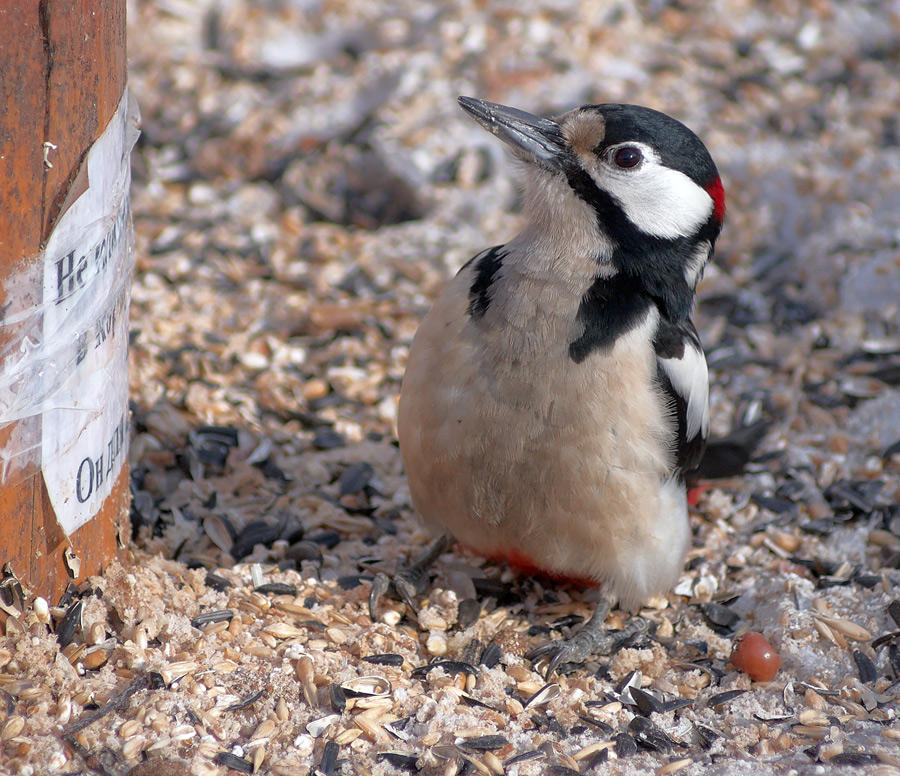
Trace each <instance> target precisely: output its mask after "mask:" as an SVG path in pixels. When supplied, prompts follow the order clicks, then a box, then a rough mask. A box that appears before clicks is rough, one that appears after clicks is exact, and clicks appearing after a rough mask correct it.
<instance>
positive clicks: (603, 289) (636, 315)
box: [569, 273, 653, 364]
mask: <svg viewBox="0 0 900 776" xmlns="http://www.w3.org/2000/svg"><path fill="white" fill-rule="evenodd" d="M652 304H653V300H652V299H650V297H649V296H647V294H646V293H644V292H643V288H642V286H641V283H640V280H639V279H638V278H635V277H633V276H632V275H625V274H621V273H620V274H617V275H613V276H612V277H610V278H597V279H596V280H595V281H594V283H593V285H592V286H591V287H590V288H589V289H588V290H587V292H586V293H585V295H584V296H583V297H582V298H581V304H580V305H579V306H578V322H579V323H580V324H581V326H582V333H581V335H580V336H579V337H578V339H576V340H574V341H572V342H571V343H569V357H570V358H571V359H572V360H573V361H574V362H575V363H576V364H580V363H581V362H582V361H584V360H585V359H586V358H587V357H588V356H589V355H590V354H591V352H592V351H594V350H598V349H600V348H605V347H609V346H610V345H612V344H613V343H614V342H615V341H616V340H617V339H618V338H619V337H621V336H622V335H623V334H626V333H627V332H629V331H631V330H632V329H633V328H634V327H635V326H637V325H638V324H639V323H640V322H641V321H642V320H643V319H644V314H645V313H646V312H647V310H649V309H650V306H651V305H652Z"/></svg>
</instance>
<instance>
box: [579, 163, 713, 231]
mask: <svg viewBox="0 0 900 776" xmlns="http://www.w3.org/2000/svg"><path fill="white" fill-rule="evenodd" d="M597 177H598V176H595V181H596V183H597V185H598V186H599V187H600V188H601V189H603V190H605V191H607V192H609V193H610V194H611V195H612V196H613V197H614V198H615V199H616V201H617V202H618V203H619V206H620V207H621V208H622V210H624V211H625V215H627V216H628V220H629V221H631V222H632V223H633V224H634V225H635V226H636V227H637V228H638V229H640V230H641V231H642V232H644V233H645V234H649V235H652V236H653V237H661V238H663V239H665V240H673V239H675V238H678V237H687V236H688V235H691V234H694V233H695V232H696V231H697V230H698V229H699V228H700V227H701V226H702V225H703V224H704V223H706V221H707V220H709V217H710V215H712V212H713V207H714V203H713V200H712V197H711V196H709V194H707V193H706V191H704V190H703V189H702V188H701V187H700V186H698V185H697V184H696V183H694V181H692V180H691V179H690V178H689V177H688V176H687V175H685V174H684V173H683V172H678V170H673V169H671V168H669V167H666V166H664V165H662V164H659V163H658V162H657V161H656V160H655V159H653V158H652V156H651V155H650V154H645V158H644V162H643V164H642V165H641V166H640V168H639V169H636V170H632V171H630V172H629V171H627V170H622V171H618V170H608V169H604V168H601V170H600V173H599V178H600V179H599V180H597Z"/></svg>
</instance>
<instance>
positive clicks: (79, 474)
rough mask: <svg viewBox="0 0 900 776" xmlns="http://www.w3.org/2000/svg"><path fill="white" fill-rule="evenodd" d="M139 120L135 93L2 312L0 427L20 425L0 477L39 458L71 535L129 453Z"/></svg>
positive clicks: (11, 281) (92, 153)
mask: <svg viewBox="0 0 900 776" xmlns="http://www.w3.org/2000/svg"><path fill="white" fill-rule="evenodd" d="M138 121H139V117H138V111H137V106H136V104H135V103H134V102H133V100H131V99H130V94H129V92H128V90H126V91H125V94H124V95H123V97H122V100H121V102H120V104H119V106H118V108H117V110H116V113H115V114H114V116H113V118H112V119H111V120H110V122H109V124H108V126H107V127H106V129H105V130H104V132H103V134H102V135H100V137H98V138H97V140H96V141H95V142H94V144H93V145H92V146H91V149H90V150H89V152H88V154H87V156H86V158H85V161H84V163H83V165H82V168H81V170H80V171H79V174H78V175H77V176H76V178H75V182H74V183H73V187H81V188H83V191H80V193H78V195H77V197H70V199H71V201H70V202H69V204H68V207H67V208H66V209H65V211H64V212H63V213H62V214H61V215H60V217H59V219H58V220H57V223H56V225H55V226H54V228H53V231H52V232H51V234H50V236H49V238H48V239H47V242H46V245H45V247H44V249H43V250H42V251H41V252H40V253H39V254H38V255H37V256H35V257H32V258H31V259H30V260H27V261H25V262H22V263H21V264H20V265H19V267H18V268H17V270H16V271H15V273H14V274H13V275H12V276H11V277H9V278H8V279H7V281H6V286H7V287H6V289H5V290H6V292H7V294H6V307H5V309H3V310H2V311H0V316H2V317H0V364H2V370H0V429H4V428H6V427H8V426H9V425H10V424H18V426H17V428H14V429H12V432H11V433H10V434H9V436H8V439H7V440H6V443H5V444H4V445H3V447H0V483H4V484H6V483H8V482H10V481H12V480H13V479H14V478H16V477H23V476H31V475H33V474H34V473H35V472H36V467H37V464H38V462H39V463H40V467H41V470H42V472H43V476H44V480H45V483H46V485H47V489H48V492H49V494H50V498H51V501H52V503H53V506H54V510H55V511H56V514H57V518H58V519H59V522H60V524H61V525H62V527H63V529H64V530H65V531H66V533H71V532H72V531H74V530H75V529H76V528H78V527H79V526H80V525H83V524H84V523H85V522H87V521H88V520H89V519H90V518H91V517H92V516H93V515H94V514H95V513H96V511H97V509H98V508H99V507H100V505H101V504H102V503H103V501H104V500H105V499H106V497H107V496H108V495H109V493H110V491H111V489H112V485H113V483H114V482H115V479H116V477H117V475H118V473H119V471H120V470H121V467H122V463H123V461H124V458H125V456H126V454H127V448H128V433H127V428H128V306H129V301H130V298H131V274H132V270H133V267H134V230H133V226H132V222H131V208H130V202H129V186H130V183H131V162H130V156H131V149H132V148H133V146H134V143H135V141H136V140H137V136H138V128H137V127H138ZM37 416H40V423H39V424H38V423H37V422H34V420H36V418H37Z"/></svg>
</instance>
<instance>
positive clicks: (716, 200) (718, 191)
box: [706, 178, 725, 224]
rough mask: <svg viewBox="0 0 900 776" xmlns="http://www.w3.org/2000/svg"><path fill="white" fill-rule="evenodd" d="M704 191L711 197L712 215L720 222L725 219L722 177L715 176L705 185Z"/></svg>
mask: <svg viewBox="0 0 900 776" xmlns="http://www.w3.org/2000/svg"><path fill="white" fill-rule="evenodd" d="M706 193H707V194H709V196H711V197H712V201H713V215H714V216H715V217H716V221H718V222H719V223H720V224H721V223H722V222H723V221H724V220H725V187H724V186H723V185H722V179H721V178H716V179H715V180H714V181H713V182H712V183H710V184H709V186H707V187H706Z"/></svg>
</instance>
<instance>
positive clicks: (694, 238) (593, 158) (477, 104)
mask: <svg viewBox="0 0 900 776" xmlns="http://www.w3.org/2000/svg"><path fill="white" fill-rule="evenodd" d="M459 103H460V105H461V106H462V108H463V109H464V110H465V111H466V112H467V113H469V114H470V115H471V116H473V117H474V118H475V119H476V120H477V121H478V122H479V123H480V124H481V125H482V126H483V127H484V128H485V129H487V130H488V131H489V132H491V133H493V134H495V135H497V136H498V137H499V138H501V139H502V140H503V141H505V142H506V143H507V144H509V145H510V146H511V147H512V148H513V150H514V152H515V154H516V156H517V157H518V158H519V159H521V160H522V161H523V162H524V163H525V165H526V167H527V169H528V174H527V175H526V200H527V207H528V210H529V211H530V212H529V217H530V218H531V219H532V220H535V219H553V220H554V223H553V224H552V225H548V226H550V228H552V230H553V231H554V233H555V234H557V235H560V236H561V235H564V234H565V233H566V232H567V231H572V232H579V233H582V234H584V233H587V232H591V233H593V234H594V235H595V237H596V245H598V246H601V247H600V248H598V249H597V251H596V253H597V254H598V255H597V256H596V260H597V261H598V262H599V264H600V265H601V268H600V271H602V272H605V273H607V274H610V273H611V274H615V273H620V272H621V273H625V274H628V275H631V276H633V277H634V278H636V279H640V281H641V282H642V284H643V286H644V287H645V289H646V291H647V293H649V294H650V295H651V296H652V297H654V298H655V299H657V301H658V302H659V303H660V305H661V307H662V308H663V309H664V310H665V311H666V312H668V313H670V314H671V315H672V317H674V318H680V317H683V316H684V315H687V314H688V312H689V310H690V305H691V300H692V297H693V291H694V289H695V287H696V285H697V282H698V281H699V279H700V277H701V275H702V272H703V268H704V266H705V265H706V263H707V262H708V261H709V259H710V257H711V255H712V252H713V248H714V246H715V242H716V238H717V237H718V236H719V232H720V230H721V228H722V223H723V220H724V216H725V191H724V189H723V187H722V181H721V178H720V177H719V173H718V170H717V169H716V165H715V163H714V162H713V160H712V157H711V156H710V154H709V151H707V149H706V146H704V145H703V143H702V142H701V140H700V139H699V138H698V137H697V136H696V135H695V134H694V133H693V132H692V131H691V130H690V129H688V128H687V127H686V126H685V125H684V124H682V123H681V122H679V121H676V120H675V119H673V118H671V117H670V116H667V115H666V114H664V113H660V112H659V111H655V110H652V109H650V108H645V107H641V106H638V105H620V104H603V105H585V106H583V107H581V108H576V109H575V110H572V111H570V112H568V113H564V114H563V115H561V116H557V117H555V118H553V119H548V118H542V117H540V116H535V115H533V114H530V113H526V112H525V111H521V110H518V109H516V108H509V107H506V106H504V105H497V104H494V103H490V102H485V101H483V100H478V99H475V98H473V97H460V98H459ZM582 242H584V241H582Z"/></svg>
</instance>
